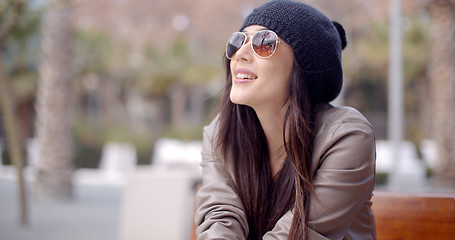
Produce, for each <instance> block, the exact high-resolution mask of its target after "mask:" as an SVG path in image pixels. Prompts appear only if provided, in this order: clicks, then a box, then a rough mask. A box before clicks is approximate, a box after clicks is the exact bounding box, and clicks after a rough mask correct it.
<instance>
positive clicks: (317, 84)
mask: <svg viewBox="0 0 455 240" xmlns="http://www.w3.org/2000/svg"><path fill="white" fill-rule="evenodd" d="M345 46H346V37H345V33H344V30H343V27H342V26H341V25H340V24H338V23H336V22H332V21H330V20H329V19H328V18H327V17H326V16H324V15H323V14H322V13H320V12H319V11H318V10H316V9H314V8H312V7H311V6H309V5H306V4H304V3H299V2H294V1H289V0H276V1H270V2H267V3H265V4H263V5H262V6H260V7H258V8H256V9H254V11H253V12H252V13H251V14H250V15H249V16H248V17H247V18H246V19H245V22H244V23H243V26H242V27H241V28H240V32H237V33H234V34H233V35H232V36H231V38H230V39H229V41H228V44H227V48H226V68H227V81H226V85H225V90H224V96H223V98H222V101H221V112H220V114H219V115H218V116H217V117H216V118H215V119H214V120H213V121H212V123H211V124H210V125H209V126H207V127H205V128H204V139H203V150H202V158H203V159H202V164H201V165H202V168H203V183H202V187H201V188H200V190H199V191H198V193H197V199H196V200H197V212H196V219H195V221H196V224H197V226H198V228H197V235H198V239H305V238H306V239H375V238H376V234H375V225H374V217H373V214H372V211H371V200H370V199H371V196H372V192H373V187H374V170H375V146H374V134H373V130H372V128H371V125H370V124H369V123H368V121H367V120H366V119H365V118H364V117H363V116H362V115H361V114H360V113H359V112H358V111H356V110H355V109H353V108H349V107H333V106H331V105H329V104H328V102H330V101H331V100H333V99H334V98H335V97H336V96H337V95H338V94H339V92H340V89H341V85H342V69H341V50H342V49H343V48H344V47H345Z"/></svg>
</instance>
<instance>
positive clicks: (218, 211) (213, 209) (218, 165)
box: [195, 120, 249, 240]
mask: <svg viewBox="0 0 455 240" xmlns="http://www.w3.org/2000/svg"><path fill="white" fill-rule="evenodd" d="M215 122H216V120H214V121H213V122H212V124H211V125H209V126H207V127H205V128H204V135H203V143H202V144H203V145H202V163H201V166H202V176H203V177H202V186H201V188H200V189H199V191H198V193H197V195H196V203H197V211H196V214H195V223H196V226H197V229H196V235H197V238H198V239H199V240H206V239H246V236H247V235H248V231H249V230H248V223H247V220H246V216H245V211H244V208H243V205H242V202H241V200H240V198H239V197H238V196H237V194H236V193H235V191H234V188H233V185H232V181H233V180H232V178H231V176H230V174H228V173H227V171H226V170H225V167H224V163H223V161H222V160H221V159H220V158H218V157H217V155H216V154H215V153H214V139H215V137H214V135H215V134H214V133H215V129H216V124H215Z"/></svg>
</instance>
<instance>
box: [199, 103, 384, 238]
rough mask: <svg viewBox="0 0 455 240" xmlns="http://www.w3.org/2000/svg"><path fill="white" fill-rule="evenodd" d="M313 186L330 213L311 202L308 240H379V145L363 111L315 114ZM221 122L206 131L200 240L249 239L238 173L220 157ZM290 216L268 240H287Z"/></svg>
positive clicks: (327, 109)
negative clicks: (374, 210) (374, 197)
mask: <svg viewBox="0 0 455 240" xmlns="http://www.w3.org/2000/svg"><path fill="white" fill-rule="evenodd" d="M315 113H316V136H315V140H314V150H313V157H312V166H313V167H312V173H313V176H314V178H313V186H314V190H315V192H316V195H317V197H318V198H319V199H320V200H321V201H322V203H323V205H324V206H325V207H326V209H324V208H323V207H321V205H320V204H319V203H318V202H317V201H312V200H310V208H309V213H308V214H309V216H308V232H309V234H308V239H362V240H366V239H376V230H375V223H374V216H373V213H372V211H371V204H372V203H371V197H372V195H373V188H374V173H375V158H376V154H375V143H374V141H375V140H374V133H373V129H372V127H371V125H370V124H369V122H368V121H367V120H366V119H365V117H364V116H363V115H362V114H360V113H359V112H358V111H357V110H355V109H353V108H349V107H333V106H331V105H329V104H321V105H318V106H317V107H316V108H315ZM217 124H218V118H215V119H214V120H213V121H212V123H211V124H210V125H208V126H206V127H204V137H203V147H202V163H201V166H202V169H203V179H202V187H201V188H200V190H199V191H198V193H197V197H196V202H197V211H196V216H195V222H196V225H197V226H198V227H197V236H198V239H229V240H232V239H246V236H248V231H249V230H248V223H247V220H246V216H245V213H244V212H245V211H244V208H243V205H242V202H241V200H240V199H239V197H238V196H237V195H236V193H235V191H234V189H233V186H232V179H233V176H234V174H233V172H232V169H228V170H227V171H225V169H224V164H223V159H221V158H220V157H219V156H217V154H214V149H213V143H214V139H215V138H216V133H217ZM292 217H293V213H292V210H290V211H288V212H287V213H286V214H285V215H283V216H282V217H281V219H280V220H279V221H278V222H277V223H276V225H275V227H274V228H273V229H272V230H271V231H270V232H268V233H267V234H265V235H264V237H263V239H287V235H288V232H289V229H290V227H291V222H292Z"/></svg>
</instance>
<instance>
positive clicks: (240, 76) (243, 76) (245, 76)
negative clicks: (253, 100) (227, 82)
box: [235, 73, 258, 80]
mask: <svg viewBox="0 0 455 240" xmlns="http://www.w3.org/2000/svg"><path fill="white" fill-rule="evenodd" d="M235 77H236V78H237V79H243V80H254V79H257V78H258V77H257V76H254V75H249V74H246V73H237V75H236V76H235Z"/></svg>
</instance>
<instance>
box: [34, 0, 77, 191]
mask: <svg viewBox="0 0 455 240" xmlns="http://www.w3.org/2000/svg"><path fill="white" fill-rule="evenodd" d="M71 40H72V26H71V6H70V5H69V1H59V0H50V1H48V7H47V10H46V13H45V16H44V20H43V27H42V43H41V47H42V51H41V65H40V69H39V74H40V78H39V81H38V92H37V106H36V110H37V119H36V135H37V139H38V143H39V154H38V163H37V165H38V172H37V178H36V185H35V193H36V194H37V196H39V197H42V198H57V199H69V198H71V196H72V186H73V185H72V177H73V168H74V167H73V162H72V157H73V142H72V135H71V128H70V125H71V109H72V107H71V102H72V101H71V92H72V91H71V86H72V82H71V79H72V72H71V59H72V58H71V48H72V41H71Z"/></svg>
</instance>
